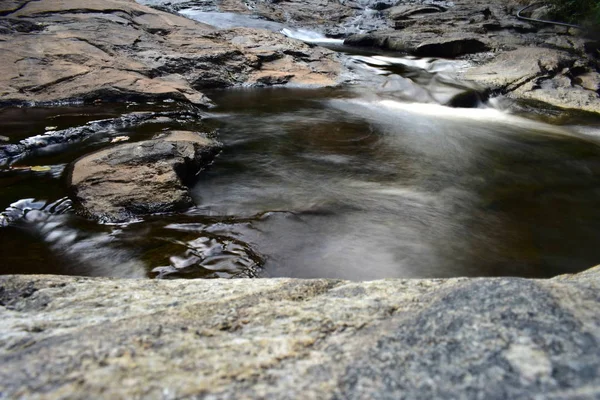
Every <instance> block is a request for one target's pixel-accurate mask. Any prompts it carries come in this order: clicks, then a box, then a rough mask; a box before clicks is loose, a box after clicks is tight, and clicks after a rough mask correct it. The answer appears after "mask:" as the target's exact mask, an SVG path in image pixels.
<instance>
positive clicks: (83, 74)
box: [0, 0, 340, 106]
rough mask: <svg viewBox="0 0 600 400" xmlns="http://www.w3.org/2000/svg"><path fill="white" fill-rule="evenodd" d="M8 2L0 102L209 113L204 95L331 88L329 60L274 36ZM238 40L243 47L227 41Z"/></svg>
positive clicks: (85, 7)
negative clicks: (146, 104) (172, 103)
mask: <svg viewBox="0 0 600 400" xmlns="http://www.w3.org/2000/svg"><path fill="white" fill-rule="evenodd" d="M16 3H18V7H14V6H13V5H12V3H10V4H7V5H5V4H4V3H3V4H2V5H0V10H3V11H1V12H0V52H2V54H3V56H4V62H3V63H2V64H1V65H0V104H5V105H46V104H50V105H57V104H64V103H68V102H81V101H84V102H97V101H127V100H133V101H139V100H160V99H175V100H182V101H187V102H191V103H194V104H198V105H204V106H207V105H211V104H212V103H211V102H210V100H209V99H208V98H207V97H206V96H204V94H203V93H202V92H201V90H202V89H204V88H214V87H229V86H236V85H252V84H257V83H258V84H260V85H265V84H286V83H291V84H295V85H306V86H328V85H334V84H336V83H337V81H338V74H339V72H340V64H339V63H338V61H337V56H336V55H335V54H334V53H332V52H330V51H328V50H324V49H315V48H312V47H310V46H308V45H306V44H304V43H302V42H300V41H297V40H293V39H289V38H287V37H285V36H284V35H282V34H279V33H274V32H266V31H262V30H259V29H254V30H253V29H244V30H230V31H219V30H216V29H214V28H212V27H209V26H207V25H203V24H199V23H196V22H194V21H191V20H189V19H186V18H184V17H181V16H177V15H173V14H170V13H166V12H163V11H159V10H155V9H152V8H150V7H146V6H143V5H140V4H137V3H135V2H134V1H133V0H105V1H101V2H98V1H92V0H44V1H43V2H41V1H30V0H20V1H17V2H16ZM8 6H10V7H8ZM240 36H243V37H245V38H247V39H248V40H247V41H239V40H238V41H235V40H234V39H235V38H237V37H240ZM258 43H260V45H258ZM279 68H281V70H280V69H279ZM257 75H259V76H260V78H261V79H259V80H257V78H256V76H257ZM282 75H285V79H283V78H282Z"/></svg>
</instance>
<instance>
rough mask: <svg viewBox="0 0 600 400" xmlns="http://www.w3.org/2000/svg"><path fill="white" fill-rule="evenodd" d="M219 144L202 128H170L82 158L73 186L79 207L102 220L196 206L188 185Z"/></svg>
mask: <svg viewBox="0 0 600 400" xmlns="http://www.w3.org/2000/svg"><path fill="white" fill-rule="evenodd" d="M219 147H220V145H219V143H218V142H215V141H214V140H211V139H208V138H207V137H206V136H204V135H201V134H199V133H195V132H187V131H172V132H170V133H168V134H166V135H164V136H162V137H158V138H156V139H152V140H146V141H142V142H136V143H126V144H121V145H117V146H114V147H110V148H107V149H104V150H100V151H98V152H95V153H92V154H89V155H86V156H84V157H82V158H80V159H78V160H77V161H75V162H74V163H73V165H72V167H71V171H70V174H69V178H68V179H69V185H70V187H71V188H72V190H73V193H74V199H75V203H76V205H77V206H78V209H79V211H80V212H81V213H82V214H84V215H86V216H88V217H91V218H93V219H97V220H100V221H102V222H125V221H128V220H130V219H132V218H134V217H135V216H138V215H144V214H151V213H164V212H172V211H177V210H181V209H185V208H188V207H190V206H192V205H193V201H192V198H191V197H190V195H189V193H188V189H187V187H186V186H185V184H186V183H189V182H190V181H192V180H193V178H194V177H195V176H196V174H197V172H198V171H200V170H201V169H202V168H203V167H205V166H206V165H208V164H209V163H210V162H211V161H212V160H213V158H214V157H215V155H216V154H217V153H218V152H219Z"/></svg>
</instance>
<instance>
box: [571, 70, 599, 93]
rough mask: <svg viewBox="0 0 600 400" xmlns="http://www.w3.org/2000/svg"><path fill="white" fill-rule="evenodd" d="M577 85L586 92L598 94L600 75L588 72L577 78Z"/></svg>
mask: <svg viewBox="0 0 600 400" xmlns="http://www.w3.org/2000/svg"><path fill="white" fill-rule="evenodd" d="M575 82H576V83H577V85H579V86H581V87H582V88H584V89H586V90H591V91H594V92H598V91H599V90H600V74H599V73H598V72H586V73H584V74H581V75H578V76H576V77H575Z"/></svg>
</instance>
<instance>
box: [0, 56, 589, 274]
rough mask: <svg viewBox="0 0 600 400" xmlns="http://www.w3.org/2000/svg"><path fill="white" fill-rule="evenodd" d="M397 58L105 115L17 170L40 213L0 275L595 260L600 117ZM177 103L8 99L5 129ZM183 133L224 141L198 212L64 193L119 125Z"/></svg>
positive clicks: (489, 269) (13, 191)
mask: <svg viewBox="0 0 600 400" xmlns="http://www.w3.org/2000/svg"><path fill="white" fill-rule="evenodd" d="M390 60H391V59H389V58H385V57H375V58H373V57H361V56H357V57H355V58H354V59H353V62H356V63H361V65H362V67H363V69H362V73H363V74H364V73H365V71H370V73H371V74H372V75H373V78H372V80H371V81H370V83H368V84H367V83H365V81H364V79H365V78H364V76H363V77H362V78H361V77H360V76H359V77H358V78H357V79H356V82H357V83H356V84H355V85H349V86H347V87H343V88H335V89H334V88H327V89H299V88H272V89H267V88H255V89H229V90H221V91H214V92H211V93H208V95H209V97H211V98H212V99H213V100H214V101H215V103H216V104H217V107H216V108H214V109H211V110H209V111H207V112H205V113H204V115H203V117H202V118H197V117H193V116H189V115H188V116H187V117H186V118H162V119H160V118H158V119H156V120H155V121H153V122H152V123H144V124H132V125H122V126H109V127H108V128H106V129H105V130H100V131H98V132H97V133H96V134H93V135H89V136H88V137H85V138H84V139H83V140H80V141H76V142H73V143H70V144H55V145H52V146H46V147H43V148H40V149H38V150H36V151H34V152H31V153H30V154H28V155H27V156H26V157H24V158H22V159H20V160H18V161H17V162H16V163H14V164H13V167H23V168H12V169H9V168H8V167H7V166H5V167H3V169H1V170H0V188H1V189H0V207H1V208H2V209H7V211H6V212H5V214H6V215H9V214H11V213H12V214H13V215H14V214H15V213H19V212H22V211H23V210H25V211H29V210H33V211H34V212H31V211H29V212H27V213H25V215H24V217H22V218H13V219H12V220H11V222H10V223H6V225H7V226H5V227H2V228H0V254H1V260H2V261H1V262H0V274H7V273H52V274H70V275H89V276H122V277H145V276H149V277H165V278H168V277H190V278H197V277H207V278H210V277H257V276H258V277H282V276H285V277H302V278H321V277H327V278H346V279H356V280H364V279H376V278H392V277H410V278H416V277H420V278H429V277H452V276H500V275H514V276H526V277H548V276H553V275H557V274H560V273H567V272H576V271H579V270H583V269H585V268H588V267H590V266H592V265H595V264H598V263H599V261H600V246H599V245H598V239H599V238H600V146H599V144H600V141H599V140H600V136H599V135H600V129H599V128H598V127H599V126H600V121H598V119H594V118H591V119H590V118H583V117H580V118H576V117H572V118H568V119H565V120H561V121H560V125H558V122H559V121H554V124H548V123H544V122H541V121H539V118H538V117H537V116H536V115H537V114H535V115H533V114H532V115H527V114H524V113H523V112H521V114H520V115H519V116H517V115H514V114H513V113H511V112H508V111H502V110H500V109H498V108H495V107H492V106H491V104H494V103H493V102H492V103H490V102H488V103H481V104H471V105H476V106H477V107H471V108H452V107H448V106H445V105H440V103H448V102H449V100H450V99H452V98H453V96H454V95H455V94H456V88H457V87H460V83H457V82H454V81H449V80H448V79H447V78H444V75H443V74H437V73H436V68H439V69H441V70H443V69H445V67H446V64H447V62H445V61H442V60H439V61H432V60H410V59H403V60H402V59H397V60H395V61H394V60H392V61H390ZM381 65H387V66H388V67H389V68H388V69H387V72H386V73H382V70H381V69H379V68H380V67H381ZM390 65H391V67H390ZM426 69H428V71H425V70H426ZM415 71H421V72H420V73H416V72H415ZM391 72H393V73H391ZM409 78H410V79H409ZM374 88H375V89H374ZM464 89H465V88H464V87H462V88H461V90H464ZM467 89H468V88H467ZM181 107H183V106H182V105H179V104H176V103H162V104H126V105H121V106H109V105H97V106H81V107H61V108H47V109H44V108H32V109H27V108H21V109H4V110H0V129H1V132H2V135H4V136H7V137H8V138H9V139H10V142H12V143H17V142H18V141H19V140H22V139H25V138H27V137H31V136H34V135H39V134H41V133H43V132H44V131H45V130H48V129H50V130H61V129H66V128H70V127H78V126H82V125H84V124H86V123H88V122H90V121H96V120H101V119H108V118H118V117H120V116H122V115H126V114H129V113H131V112H133V111H152V112H167V113H168V112H172V111H174V110H179V109H181ZM170 128H175V129H189V130H197V131H202V132H213V131H214V132H216V135H217V138H218V139H219V140H220V141H221V142H222V143H223V144H224V148H223V151H222V153H221V154H220V156H219V157H218V158H217V159H216V161H215V163H214V164H213V165H212V166H211V167H210V168H209V169H207V170H205V171H203V172H202V173H201V174H200V175H199V176H198V180H197V182H196V183H195V185H194V186H193V187H192V189H191V192H192V197H193V198H194V201H195V202H196V204H197V207H194V208H192V209H190V210H188V211H187V212H184V213H180V214H173V215H155V216H149V217H144V218H142V219H141V220H139V221H134V222H132V223H129V224H123V225H102V224H97V223H94V222H91V221H88V220H85V219H84V218H82V217H79V216H77V215H75V214H74V213H73V211H72V209H71V207H70V204H69V202H68V201H67V200H61V199H64V198H65V197H67V196H68V195H69V192H68V190H67V188H66V187H65V166H66V165H68V163H70V162H72V161H73V160H75V159H76V158H78V157H80V156H82V155H84V154H87V153H89V152H91V151H94V150H96V149H99V148H102V147H105V146H108V145H110V144H111V140H112V139H113V138H114V137H116V136H123V135H127V136H129V137H130V140H143V139H147V138H150V137H152V136H153V135H154V134H156V133H158V132H160V131H162V130H165V129H170ZM26 166H44V167H43V168H37V169H36V168H34V169H33V170H32V169H29V168H25V167H26ZM46 166H49V167H50V168H46ZM11 204H13V206H12V207H11ZM36 210H38V211H36Z"/></svg>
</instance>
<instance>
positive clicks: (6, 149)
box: [0, 110, 201, 166]
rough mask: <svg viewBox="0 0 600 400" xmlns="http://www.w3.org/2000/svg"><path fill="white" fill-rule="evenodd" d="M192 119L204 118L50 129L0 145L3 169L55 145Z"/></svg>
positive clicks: (127, 117) (143, 118) (153, 116)
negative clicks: (15, 141) (145, 126)
mask: <svg viewBox="0 0 600 400" xmlns="http://www.w3.org/2000/svg"><path fill="white" fill-rule="evenodd" d="M190 118H194V119H201V115H200V114H199V113H198V112H197V111H195V110H192V111H186V110H182V111H164V112H133V113H128V114H124V115H122V116H120V117H117V118H107V119H101V120H96V121H91V122H88V123H86V124H85V125H82V126H76V127H72V128H67V129H60V130H55V129H51V130H48V131H46V132H44V133H43V134H40V135H35V136H31V137H28V138H26V139H23V140H21V141H19V142H18V143H13V144H6V145H0V166H4V165H6V164H11V163H13V162H15V161H17V160H19V159H21V158H23V157H24V156H26V155H28V154H31V153H32V152H35V151H37V150H39V149H41V150H43V151H44V152H46V153H48V152H50V150H49V148H52V146H54V145H58V146H59V149H58V151H59V150H60V149H61V147H60V145H64V144H68V143H77V142H80V141H82V140H85V139H88V138H90V137H92V136H95V135H101V134H105V135H110V134H112V135H114V134H116V133H117V132H119V131H121V130H123V129H127V128H132V127H139V126H142V125H146V124H159V123H166V122H172V121H173V120H175V119H179V120H181V119H190Z"/></svg>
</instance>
